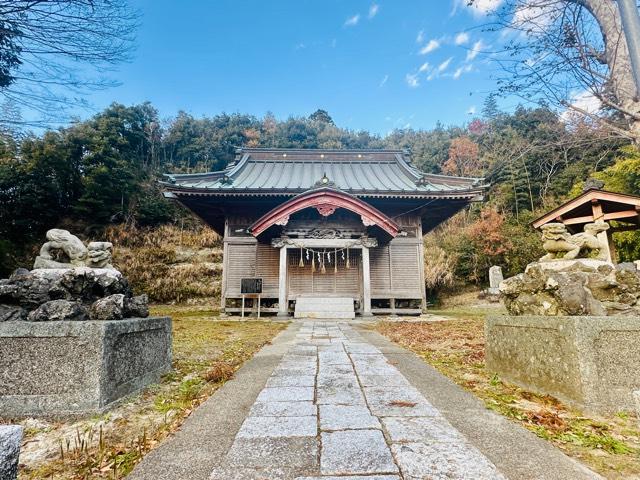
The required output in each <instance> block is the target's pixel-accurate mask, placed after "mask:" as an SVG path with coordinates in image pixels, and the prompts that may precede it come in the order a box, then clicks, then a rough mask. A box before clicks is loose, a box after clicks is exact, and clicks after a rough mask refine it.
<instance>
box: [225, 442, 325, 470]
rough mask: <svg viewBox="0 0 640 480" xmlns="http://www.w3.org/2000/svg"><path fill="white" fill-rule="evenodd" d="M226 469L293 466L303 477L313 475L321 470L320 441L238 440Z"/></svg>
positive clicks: (228, 459)
mask: <svg viewBox="0 0 640 480" xmlns="http://www.w3.org/2000/svg"><path fill="white" fill-rule="evenodd" d="M223 466H229V467H247V468H273V467H278V468H282V467H283V466H291V467H295V468H296V469H301V470H299V471H300V473H301V474H304V473H306V472H312V471H314V470H313V469H315V468H317V467H318V439H317V438H310V437H293V438H292V437H289V438H284V437H283V438H236V439H235V441H234V442H233V445H232V446H231V449H230V450H229V452H228V453H227V458H226V459H225V461H224V462H223ZM302 469H304V470H302ZM285 478H286V477H285Z"/></svg>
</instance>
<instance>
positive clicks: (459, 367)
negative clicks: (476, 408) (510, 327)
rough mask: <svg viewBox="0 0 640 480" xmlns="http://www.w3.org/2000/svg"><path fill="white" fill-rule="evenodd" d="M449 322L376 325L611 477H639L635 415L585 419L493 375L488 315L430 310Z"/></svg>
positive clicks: (639, 448) (492, 404)
mask: <svg viewBox="0 0 640 480" xmlns="http://www.w3.org/2000/svg"><path fill="white" fill-rule="evenodd" d="M429 313H433V314H435V315H446V316H450V317H452V320H450V321H443V322H429V323H426V322H422V323H409V322H399V323H395V322H394V323H386V322H381V323H379V324H378V325H377V327H376V329H377V330H378V331H379V332H380V333H382V334H383V335H385V336H387V337H388V338H390V339H391V340H392V341H394V342H396V343H398V344H400V345H402V346H404V347H406V348H408V349H410V350H412V351H414V352H415V353H416V354H418V355H419V356H420V357H421V358H423V359H424V360H425V361H426V362H427V363H429V364H431V365H433V366H434V367H435V368H437V369H438V370H439V371H440V372H441V373H443V374H444V375H446V376H447V377H449V378H450V379H451V380H453V381H454V382H456V383H457V384H459V385H460V386H462V387H464V388H465V389H467V390H469V391H471V392H472V393H473V394H475V395H476V396H477V397H479V398H481V399H482V400H483V401H484V403H485V404H486V406H487V408H490V409H491V410H494V411H496V412H498V413H500V414H502V415H504V416H506V417H508V418H510V419H511V420H513V421H515V422H517V423H519V424H521V425H522V426H524V427H525V428H527V429H529V430H531V431H532V432H534V433H535V434H536V435H538V436H539V437H541V438H544V439H546V440H548V441H550V442H552V443H553V444H554V445H556V446H557V447H559V448H560V449H562V450H563V451H564V452H565V453H566V454H568V455H569V456H571V457H573V458H575V459H577V460H579V461H581V462H583V463H584V464H586V465H588V466H589V467H590V468H592V469H593V470H595V471H597V472H598V473H600V474H602V475H603V476H605V477H606V478H611V479H631V478H635V479H638V478H640V428H639V426H638V419H637V418H636V416H635V415H632V414H627V413H620V414H618V415H616V416H614V417H609V418H596V417H587V416H584V415H582V414H581V412H578V411H576V410H573V409H571V408H569V407H567V406H565V405H563V404H562V403H560V402H559V401H558V400H556V399H554V398H553V397H550V396H543V395H537V394H534V393H531V392H527V391H525V390H523V389H521V388H518V387H516V386H514V385H511V384H507V383H504V382H502V381H501V380H500V379H499V378H497V377H496V376H490V375H489V374H488V373H487V371H486V370H485V364H484V315H485V314H486V313H487V311H485V310H482V309H474V308H469V307H457V308H454V309H450V310H442V311H430V312H429Z"/></svg>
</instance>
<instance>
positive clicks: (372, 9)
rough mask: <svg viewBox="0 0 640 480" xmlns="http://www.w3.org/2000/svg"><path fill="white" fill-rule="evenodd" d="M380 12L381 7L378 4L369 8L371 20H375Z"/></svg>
mask: <svg viewBox="0 0 640 480" xmlns="http://www.w3.org/2000/svg"><path fill="white" fill-rule="evenodd" d="M379 10H380V5H377V4H375V3H374V4H372V5H371V7H369V18H373V17H375V16H376V15H377V14H378V11H379Z"/></svg>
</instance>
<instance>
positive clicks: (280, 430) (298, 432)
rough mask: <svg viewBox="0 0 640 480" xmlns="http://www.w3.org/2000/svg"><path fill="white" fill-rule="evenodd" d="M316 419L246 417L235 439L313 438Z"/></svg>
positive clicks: (308, 417) (316, 425)
mask: <svg viewBox="0 0 640 480" xmlns="http://www.w3.org/2000/svg"><path fill="white" fill-rule="evenodd" d="M317 434H318V419H317V417H316V416H315V415H314V416H307V417H273V416H271V417H247V418H246V419H245V421H244V423H243V424H242V426H241V427H240V431H239V432H238V434H237V435H236V438H261V437H271V438H276V437H315V436H316V435H317Z"/></svg>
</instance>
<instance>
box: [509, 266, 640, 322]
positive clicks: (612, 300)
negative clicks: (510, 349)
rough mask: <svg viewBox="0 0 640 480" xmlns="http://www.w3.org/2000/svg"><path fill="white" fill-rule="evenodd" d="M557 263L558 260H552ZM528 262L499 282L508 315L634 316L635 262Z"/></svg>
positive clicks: (639, 284)
mask: <svg viewBox="0 0 640 480" xmlns="http://www.w3.org/2000/svg"><path fill="white" fill-rule="evenodd" d="M555 263H558V262H555ZM560 267H561V266H558V265H554V266H553V268H546V264H544V263H533V264H530V265H529V266H528V267H527V269H526V271H525V273H521V274H519V275H516V276H515V277H511V278H508V279H507V280H505V281H503V282H502V283H501V284H500V292H501V293H502V295H503V301H504V303H505V306H506V307H507V310H508V312H509V313H510V314H511V315H545V316H558V315H597V316H605V315H638V314H640V301H639V299H640V273H639V272H638V270H637V269H636V267H635V264H621V265H617V266H615V267H614V266H612V265H610V264H606V263H600V264H597V263H596V264H594V263H589V262H586V261H585V262H583V261H580V260H576V261H565V265H564V268H560Z"/></svg>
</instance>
